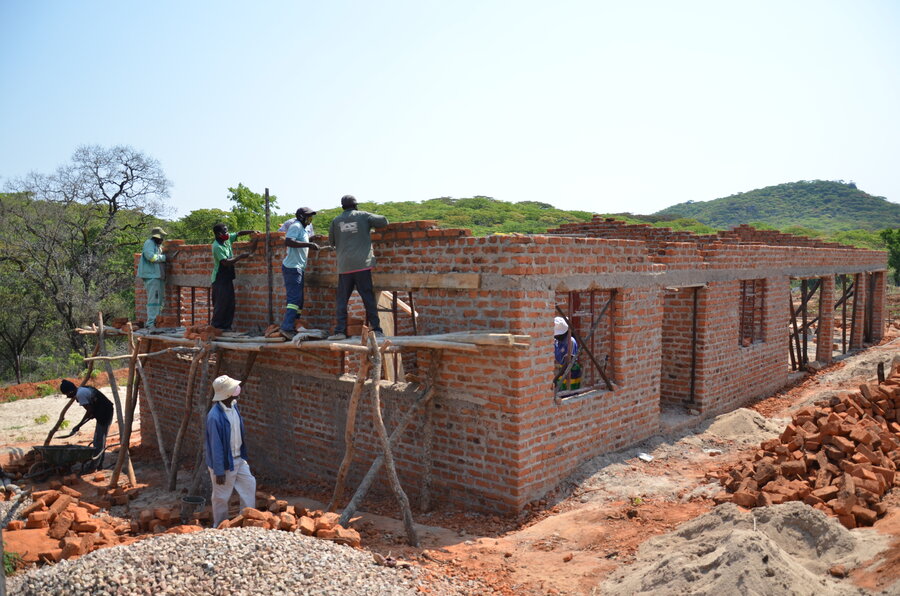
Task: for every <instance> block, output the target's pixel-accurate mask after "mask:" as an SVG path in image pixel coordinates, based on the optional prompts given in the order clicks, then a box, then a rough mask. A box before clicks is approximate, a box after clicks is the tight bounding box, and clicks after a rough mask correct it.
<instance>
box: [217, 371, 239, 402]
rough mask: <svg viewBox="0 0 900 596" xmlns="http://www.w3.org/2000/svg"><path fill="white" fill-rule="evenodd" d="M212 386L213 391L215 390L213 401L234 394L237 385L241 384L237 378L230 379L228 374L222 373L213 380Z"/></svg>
mask: <svg viewBox="0 0 900 596" xmlns="http://www.w3.org/2000/svg"><path fill="white" fill-rule="evenodd" d="M212 386H213V391H215V392H216V394H215V395H214V396H213V401H224V400H226V399H228V398H229V397H231V396H232V395H234V393H235V391H236V390H237V389H238V387H240V386H241V382H240V381H238V380H237V379H232V378H231V377H229V376H228V375H222V376H221V377H217V378H216V380H215V381H213V384H212Z"/></svg>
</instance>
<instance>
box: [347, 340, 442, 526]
mask: <svg viewBox="0 0 900 596" xmlns="http://www.w3.org/2000/svg"><path fill="white" fill-rule="evenodd" d="M434 353H435V354H436V353H437V351H435V352H434ZM437 368H438V364H437V363H435V364H434V365H433V367H432V368H431V369H430V371H431V372H430V373H429V374H430V375H431V376H429V378H428V379H427V380H426V386H425V389H424V390H423V391H422V394H421V395H419V397H418V398H416V401H415V403H413V405H412V407H410V409H409V411H407V412H406V414H404V415H403V418H401V419H400V421H399V422H398V423H397V426H396V427H394V430H393V432H391V438H390V445H391V447H393V446H394V445H395V444H396V443H397V441H399V440H400V437H401V436H403V433H404V432H406V429H407V427H408V426H409V425H410V423H411V422H412V420H413V417H414V416H415V414H416V412H417V411H418V410H419V406H422V405H424V406H426V407H427V406H428V405H429V404H430V403H431V401H432V399H433V396H434V388H435V385H436V381H437V372H436V371H437ZM383 464H384V456H383V455H379V456H378V457H376V458H375V461H373V462H372V465H370V466H369V471H368V472H366V475H365V477H364V478H363V480H362V482H360V483H359V487H357V489H356V492H355V493H353V498H352V499H350V502H349V503H348V504H347V506H346V507H344V511H343V512H342V513H341V519H340V522H339V523H340V524H341V525H342V526H345V527H346V526H347V524H348V523H350V518H351V517H353V515H354V514H355V513H356V510H357V509H359V505H360V503H361V502H362V500H363V499H364V498H365V496H366V494H367V493H368V492H369V489H370V488H371V487H372V483H373V482H374V481H375V476H377V475H378V472H379V471H381V466H382V465H383Z"/></svg>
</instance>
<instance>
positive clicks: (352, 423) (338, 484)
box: [327, 354, 372, 511]
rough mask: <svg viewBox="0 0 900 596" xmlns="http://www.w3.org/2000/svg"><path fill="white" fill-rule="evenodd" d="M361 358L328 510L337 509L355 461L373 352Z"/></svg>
mask: <svg viewBox="0 0 900 596" xmlns="http://www.w3.org/2000/svg"><path fill="white" fill-rule="evenodd" d="M361 360H362V362H361V363H360V365H359V372H358V373H357V375H356V382H355V383H353V391H352V392H351V393H350V401H349V402H348V404H347V423H346V425H345V427H344V459H343V460H341V467H340V468H339V469H338V474H337V480H336V481H335V484H334V493H333V494H332V496H331V502H330V503H328V509H327V510H328V511H334V510H335V509H337V507H338V503H339V502H340V501H341V499H342V498H343V495H344V482H346V480H347V473H348V472H349V471H350V463H351V462H352V461H353V451H354V448H355V445H354V441H353V439H354V435H355V432H356V410H357V407H358V406H359V397H360V395H361V394H362V392H363V388H364V387H365V384H366V379H367V378H368V376H369V367H370V366H371V364H372V362H371V354H369V355H367V356H366V357H364V358H362V359H361Z"/></svg>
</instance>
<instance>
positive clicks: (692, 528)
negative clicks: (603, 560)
mask: <svg viewBox="0 0 900 596" xmlns="http://www.w3.org/2000/svg"><path fill="white" fill-rule="evenodd" d="M885 546H886V538H885V537H883V536H880V535H878V534H875V533H863V532H852V533H851V532H850V531H849V530H847V529H845V528H844V527H843V526H841V525H840V524H839V523H838V522H837V520H835V519H832V518H829V517H827V516H826V515H824V514H823V513H822V512H820V511H817V510H815V509H813V508H812V507H809V506H807V505H804V504H802V503H796V502H794V503H785V504H783V505H775V506H772V507H763V508H759V509H755V510H754V511H752V512H742V511H741V510H740V509H739V508H738V507H737V506H735V505H732V504H725V505H720V506H719V507H717V508H715V509H714V510H713V511H711V512H709V513H707V514H706V515H704V516H701V517H698V518H697V519H695V520H693V521H690V522H687V523H685V524H683V525H682V526H680V527H679V529H678V530H676V531H675V532H672V533H670V534H665V535H663V536H658V537H656V538H653V539H651V540H649V541H647V542H646V543H645V544H644V545H642V546H641V547H640V549H639V550H638V554H637V561H636V562H635V564H634V565H631V566H629V567H626V568H623V569H620V570H619V571H617V572H616V573H614V574H613V575H612V576H610V578H609V579H608V580H607V581H606V582H604V583H603V584H602V585H601V587H600V591H601V592H602V593H603V594H651V593H653V594H659V593H667V594H687V593H690V594H710V595H716V596H718V595H720V594H766V595H781V594H784V595H785V596H788V595H791V596H793V595H809V596H830V595H844V594H863V593H864V592H862V591H861V590H859V589H858V588H856V587H855V586H852V585H851V584H849V583H848V582H847V581H846V580H844V581H840V580H836V579H834V578H832V577H831V576H829V575H828V570H829V568H831V567H832V566H833V565H838V564H839V565H844V566H845V567H846V568H851V567H854V566H856V565H858V564H859V563H860V562H862V561H865V560H868V559H871V558H872V557H873V556H874V555H875V554H877V553H878V552H879V551H881V550H882V549H883V548H885Z"/></svg>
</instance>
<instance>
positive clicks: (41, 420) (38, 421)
mask: <svg viewBox="0 0 900 596" xmlns="http://www.w3.org/2000/svg"><path fill="white" fill-rule="evenodd" d="M48 422H50V416H47V415H46V414H41V415H40V416H38V417H37V418H35V419H34V423H35V424H47V423H48Z"/></svg>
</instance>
